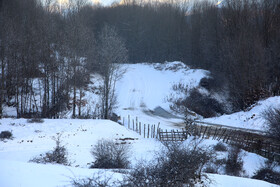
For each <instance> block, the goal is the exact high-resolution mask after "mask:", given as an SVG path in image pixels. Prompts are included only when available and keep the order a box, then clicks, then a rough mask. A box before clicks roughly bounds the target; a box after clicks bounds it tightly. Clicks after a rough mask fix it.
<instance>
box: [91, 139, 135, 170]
mask: <svg viewBox="0 0 280 187" xmlns="http://www.w3.org/2000/svg"><path fill="white" fill-rule="evenodd" d="M129 153H130V146H129V145H127V144H116V143H115V142H114V141H112V140H103V139H102V140H99V141H98V142H97V144H96V145H95V146H94V147H93V149H92V151H91V154H92V155H93V157H94V158H95V162H94V164H93V165H92V166H91V168H128V167H129V164H130V162H129V159H128V158H129Z"/></svg>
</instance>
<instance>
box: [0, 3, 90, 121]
mask: <svg viewBox="0 0 280 187" xmlns="http://www.w3.org/2000/svg"><path fill="white" fill-rule="evenodd" d="M81 3H82V1H77V2H76V3H75V4H69V7H68V9H67V12H65V13H64V14H61V12H60V10H59V8H60V7H59V6H58V4H54V3H53V2H52V1H45V2H44V4H43V3H42V2H41V1H36V0H3V1H2V4H1V10H0V63H1V99H0V107H1V108H0V114H1V116H2V106H3V105H4V104H5V105H7V106H14V107H15V108H16V112H17V117H31V116H33V117H34V116H36V117H56V116H57V114H58V113H59V112H62V111H64V110H66V109H70V108H74V110H73V116H74V117H75V111H76V110H75V106H76V105H77V106H79V109H80V107H81V105H82V99H81V97H82V95H83V94H82V93H81V92H82V88H83V86H85V85H86V83H87V82H88V81H89V76H88V75H89V71H88V68H87V67H86V66H89V64H88V63H87V61H86V58H85V57H87V56H89V55H90V54H91V50H93V46H94V39H93V34H92V33H91V32H90V30H89V29H88V28H87V27H86V26H85V25H84V22H83V20H84V18H83V15H81V14H80V12H81V8H82V4H81ZM77 92H80V98H77V97H76V93H77ZM71 103H72V106H71ZM79 112H80V110H79Z"/></svg>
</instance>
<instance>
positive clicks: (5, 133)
mask: <svg viewBox="0 0 280 187" xmlns="http://www.w3.org/2000/svg"><path fill="white" fill-rule="evenodd" d="M12 136H13V134H12V132H10V131H2V132H1V133H0V139H1V140H4V139H11V138H12Z"/></svg>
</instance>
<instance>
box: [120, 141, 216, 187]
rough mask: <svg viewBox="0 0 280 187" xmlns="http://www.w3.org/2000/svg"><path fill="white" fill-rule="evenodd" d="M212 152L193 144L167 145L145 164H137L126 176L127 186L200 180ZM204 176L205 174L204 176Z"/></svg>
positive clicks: (190, 182) (182, 183) (174, 183)
mask: <svg viewBox="0 0 280 187" xmlns="http://www.w3.org/2000/svg"><path fill="white" fill-rule="evenodd" d="M212 157H213V153H212V152H210V151H208V150H205V149H202V148H200V147H199V146H197V145H195V146H192V147H185V146H179V145H176V144H171V145H168V147H167V151H162V152H160V153H159V154H157V155H156V159H155V160H154V161H153V162H152V163H149V164H148V165H147V164H138V165H137V167H136V168H135V169H133V171H132V172H131V173H130V174H129V175H128V176H127V178H126V179H125V181H126V182H127V186H136V187H137V186H139V187H140V186H141V187H142V186H174V187H175V186H176V187H177V186H183V185H186V184H187V185H194V184H195V183H197V182H202V180H201V179H202V177H203V175H202V169H203V167H204V166H205V165H206V164H207V163H208V162H209V161H210V160H211V158H212ZM205 177H206V176H205Z"/></svg>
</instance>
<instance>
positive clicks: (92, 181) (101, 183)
mask: <svg viewBox="0 0 280 187" xmlns="http://www.w3.org/2000/svg"><path fill="white" fill-rule="evenodd" d="M72 186H74V187H111V186H112V187H115V186H118V184H117V183H116V182H115V181H112V178H111V177H108V176H107V175H106V174H105V175H104V173H97V174H95V175H94V176H93V177H91V178H85V179H73V180H72Z"/></svg>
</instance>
